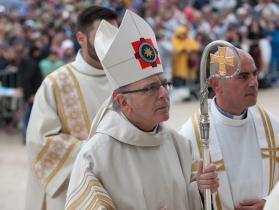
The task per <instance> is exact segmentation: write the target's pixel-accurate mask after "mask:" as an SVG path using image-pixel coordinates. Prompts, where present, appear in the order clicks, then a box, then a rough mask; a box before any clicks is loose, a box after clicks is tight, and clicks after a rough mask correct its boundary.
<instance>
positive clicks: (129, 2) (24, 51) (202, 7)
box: [0, 0, 279, 100]
mask: <svg viewBox="0 0 279 210" xmlns="http://www.w3.org/2000/svg"><path fill="white" fill-rule="evenodd" d="M91 4H98V5H101V6H106V7H109V8H113V9H115V11H116V12H117V13H118V15H119V17H120V18H119V21H121V17H122V16H123V14H124V12H125V9H126V8H129V9H131V10H133V11H135V12H137V13H138V14H139V15H140V16H142V17H144V18H145V19H146V20H147V22H148V23H149V24H150V25H151V26H152V28H153V29H154V31H155V33H156V36H157V40H158V45H159V46H158V47H159V52H160V54H161V60H162V63H163V66H164V69H165V74H166V77H167V79H168V80H171V81H173V83H174V87H175V88H180V87H182V88H185V87H187V88H191V87H196V86H198V75H199V71H198V69H199V62H200V56H201V53H202V51H203V49H204V47H205V46H206V45H207V44H208V43H209V42H211V41H213V40H217V39H222V40H227V41H229V42H230V43H232V44H234V45H235V46H237V47H240V48H242V49H244V50H246V51H248V52H249V53H250V54H251V55H252V56H253V58H254V59H255V61H256V65H257V68H258V69H259V70H260V75H259V80H260V87H270V86H272V85H273V84H278V81H279V0H254V1H253V0H188V1H187V0H184V1H182V0H95V1H94V0H44V1H43V0H0V80H1V81H0V82H1V85H2V86H8V87H21V86H24V85H25V86H26V83H29V82H30V79H31V75H34V71H37V72H39V73H40V75H37V76H36V77H33V78H32V79H31V80H37V82H38V83H40V82H41V80H42V79H43V78H44V77H45V76H46V75H48V74H49V73H51V72H52V71H53V70H55V69H57V68H58V67H59V66H61V65H63V64H65V63H67V62H70V61H72V60H73V59H74V58H75V54H76V52H77V51H78V49H79V46H78V44H77V42H76V40H75V21H76V18H77V14H78V12H79V11H80V10H81V9H82V8H85V7H87V6H89V5H91ZM23 61H24V63H23ZM7 73H10V74H12V76H14V77H15V80H16V81H21V82H11V80H5V81H4V80H3V79H2V77H4V76H5V75H7ZM28 75H30V76H28ZM32 88H37V85H33V87H32V86H31V85H29V87H25V91H24V99H25V100H29V95H28V89H32ZM26 89H27V92H26ZM31 92H32V91H31Z"/></svg>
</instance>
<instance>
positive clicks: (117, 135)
mask: <svg viewBox="0 0 279 210" xmlns="http://www.w3.org/2000/svg"><path fill="white" fill-rule="evenodd" d="M189 143H190V142H189V141H187V140H186V139H184V137H182V136H181V135H179V134H178V133H176V132H175V131H173V130H170V129H168V128H167V127H165V126H164V125H159V126H158V127H157V129H155V131H154V132H143V131H141V130H139V129H138V128H136V127H135V126H134V125H132V124H131V123H130V122H129V121H128V120H127V119H126V118H125V117H124V116H123V115H122V114H120V113H118V112H116V111H113V110H108V111H107V112H106V114H105V116H104V117H103V119H102V120H101V122H100V124H99V126H98V127H97V130H96V133H95V135H94V136H93V137H92V138H91V139H90V140H89V142H88V143H87V144H86V145H85V147H83V148H82V150H81V152H80V153H79V155H78V158H77V160H76V162H75V165H74V168H73V171H72V175H71V179H70V184H69V189H68V193H67V203H66V209H67V210H71V209H75V210H77V209H87V208H88V209H95V208H93V206H94V194H96V193H99V196H100V194H102V193H103V192H102V191H99V190H98V187H99V184H98V183H95V181H94V177H96V178H97V179H98V180H99V181H100V182H101V183H102V185H103V186H104V188H105V189H106V190H107V192H108V194H109V195H110V196H111V198H112V200H113V203H114V204H115V208H116V209H119V210H128V209H129V210H159V209H161V208H167V209H168V210H178V209H179V210H193V209H195V210H199V209H202V206H201V200H200V196H199V192H198V189H197V184H196V182H192V181H191V176H192V174H191V166H192V156H191V149H190V144H189ZM103 202H107V201H106V199H104V200H103ZM94 207H96V206H94Z"/></svg>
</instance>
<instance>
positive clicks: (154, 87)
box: [120, 81, 172, 96]
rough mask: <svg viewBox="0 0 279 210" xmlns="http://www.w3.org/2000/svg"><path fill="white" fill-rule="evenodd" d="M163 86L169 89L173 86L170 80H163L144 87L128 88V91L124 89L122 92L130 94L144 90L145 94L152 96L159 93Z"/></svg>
mask: <svg viewBox="0 0 279 210" xmlns="http://www.w3.org/2000/svg"><path fill="white" fill-rule="evenodd" d="M161 86H163V87H164V88H165V89H166V90H167V91H169V90H170V89H171V88H172V83H171V82H168V81H163V82H162V83H161V84H159V83H154V84H151V85H148V86H147V87H145V88H142V89H137V90H127V91H122V92H120V93H122V94H128V93H137V92H143V93H144V94H146V95H149V96H151V95H155V94H157V93H158V91H159V89H160V87H161Z"/></svg>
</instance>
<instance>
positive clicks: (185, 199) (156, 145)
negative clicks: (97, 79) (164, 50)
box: [66, 11, 218, 210]
mask: <svg viewBox="0 0 279 210" xmlns="http://www.w3.org/2000/svg"><path fill="white" fill-rule="evenodd" d="M95 46H96V52H97V54H98V56H99V58H100V60H101V63H102V65H103V67H104V70H105V72H106V75H107V77H108V79H109V82H110V84H111V86H112V88H113V90H114V92H113V94H112V96H111V97H110V98H109V100H107V101H106V103H105V104H104V105H103V107H102V108H101V109H100V110H99V112H98V115H97V116H96V118H95V119H94V122H93V127H92V131H93V134H94V135H93V137H92V138H91V139H90V140H89V142H88V143H87V144H86V145H85V146H84V148H83V149H82V150H81V152H80V153H79V155H78V158H77V160H76V162H75V164H74V168H73V171H72V175H71V178H70V184H69V189H68V193H67V203H66V209H68V210H70V209H87V208H88V209H97V208H101V207H105V208H106V209H129V210H136V209H137V210H138V209H141V210H143V209H144V210H159V209H168V210H178V209H179V210H182V209H184V210H193V209H195V210H198V209H202V204H201V198H200V195H199V190H198V186H199V189H200V191H203V190H204V189H205V188H207V189H211V190H212V191H213V192H214V191H216V189H217V187H218V178H217V176H216V173H215V168H214V166H212V165H209V166H208V167H206V168H204V170H202V164H200V170H199V173H198V174H197V180H198V184H197V183H196V182H195V181H193V180H192V178H193V177H192V176H191V175H192V173H191V171H192V170H191V164H192V156H191V145H190V144H189V141H187V140H186V139H184V138H183V137H182V136H181V135H179V134H178V133H177V132H175V131H173V130H171V129H170V128H168V127H166V126H165V125H163V124H162V122H163V121H166V120H167V119H168V118H169V88H170V85H171V84H170V83H168V81H167V80H166V79H165V78H164V76H163V69H162V65H161V61H160V57H159V54H158V51H157V43H156V39H155V35H154V33H153V31H152V29H151V28H150V26H149V25H148V24H147V23H146V22H145V21H144V20H143V19H142V18H140V17H139V16H137V15H136V14H134V13H132V12H130V11H126V13H125V16H124V18H123V21H122V23H121V26H120V28H119V30H118V29H117V28H115V27H113V26H112V25H110V24H109V23H107V22H105V21H103V22H102V23H101V24H100V26H99V29H98V31H97V33H96V38H95ZM119 49H121V51H119ZM97 179H98V180H99V181H100V182H99V181H98V180H97ZM102 186H103V187H104V189H106V190H107V191H105V190H104V189H102V188H100V187H102ZM100 192H101V193H100ZM106 193H108V194H109V195H110V196H111V198H112V201H113V203H114V204H112V203H111V202H109V201H107V199H103V205H101V206H98V205H95V201H96V199H102V194H106Z"/></svg>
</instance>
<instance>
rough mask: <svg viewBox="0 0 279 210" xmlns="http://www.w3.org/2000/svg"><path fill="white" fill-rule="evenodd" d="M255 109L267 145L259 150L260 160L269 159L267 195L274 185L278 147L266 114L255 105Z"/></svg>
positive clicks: (278, 159)
mask: <svg viewBox="0 0 279 210" xmlns="http://www.w3.org/2000/svg"><path fill="white" fill-rule="evenodd" d="M257 108H258V110H259V112H260V115H261V119H262V122H263V125H264V131H265V137H266V140H267V145H268V148H262V149H261V155H262V158H269V193H270V192H271V190H272V189H273V185H274V174H275V164H276V162H279V157H277V156H276V152H278V151H279V147H278V146H276V143H275V136H274V131H273V127H272V124H271V121H270V118H269V116H268V114H267V112H266V111H265V110H264V109H263V108H262V107H260V106H259V105H257Z"/></svg>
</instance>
